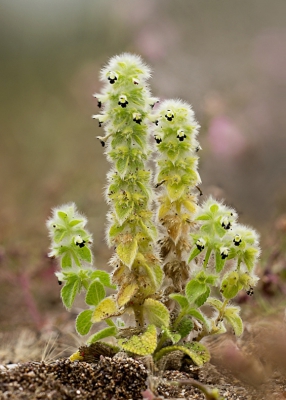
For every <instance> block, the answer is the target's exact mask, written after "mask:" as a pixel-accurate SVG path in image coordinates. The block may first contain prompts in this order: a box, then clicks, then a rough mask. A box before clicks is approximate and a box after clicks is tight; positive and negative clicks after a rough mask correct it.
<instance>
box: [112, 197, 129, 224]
mask: <svg viewBox="0 0 286 400" xmlns="http://www.w3.org/2000/svg"><path fill="white" fill-rule="evenodd" d="M114 208H115V211H116V216H117V218H118V220H119V221H120V222H121V223H123V222H124V221H125V220H126V219H127V218H128V217H129V215H130V214H131V213H132V211H133V206H131V205H130V204H127V203H126V202H124V203H123V202H122V201H120V202H119V201H117V202H116V203H115V206H114Z"/></svg>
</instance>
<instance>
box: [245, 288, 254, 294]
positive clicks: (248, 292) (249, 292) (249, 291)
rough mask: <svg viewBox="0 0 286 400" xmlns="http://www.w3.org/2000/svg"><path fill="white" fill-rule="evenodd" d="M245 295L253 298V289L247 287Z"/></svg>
mask: <svg viewBox="0 0 286 400" xmlns="http://www.w3.org/2000/svg"><path fill="white" fill-rule="evenodd" d="M246 294H247V295H248V296H253V294H254V289H253V287H251V286H250V287H249V289H248V290H247V291H246Z"/></svg>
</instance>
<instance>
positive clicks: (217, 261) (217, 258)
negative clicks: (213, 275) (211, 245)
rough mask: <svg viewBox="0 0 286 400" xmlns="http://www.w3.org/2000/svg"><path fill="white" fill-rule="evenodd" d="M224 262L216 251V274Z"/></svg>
mask: <svg viewBox="0 0 286 400" xmlns="http://www.w3.org/2000/svg"><path fill="white" fill-rule="evenodd" d="M225 262H226V258H225V259H222V257H221V254H220V251H219V250H216V252H215V270H216V272H218V273H219V272H221V271H222V269H223V267H224V264H225Z"/></svg>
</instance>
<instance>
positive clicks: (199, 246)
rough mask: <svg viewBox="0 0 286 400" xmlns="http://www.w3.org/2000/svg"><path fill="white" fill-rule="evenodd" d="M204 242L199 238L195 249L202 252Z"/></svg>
mask: <svg viewBox="0 0 286 400" xmlns="http://www.w3.org/2000/svg"><path fill="white" fill-rule="evenodd" d="M205 244H206V241H205V240H204V239H203V238H200V239H198V240H197V241H196V246H197V249H198V250H200V251H202V250H203V249H204V248H205Z"/></svg>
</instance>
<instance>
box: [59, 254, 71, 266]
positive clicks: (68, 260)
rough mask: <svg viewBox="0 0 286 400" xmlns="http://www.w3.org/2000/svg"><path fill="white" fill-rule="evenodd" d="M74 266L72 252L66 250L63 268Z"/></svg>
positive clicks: (62, 263) (62, 262)
mask: <svg viewBox="0 0 286 400" xmlns="http://www.w3.org/2000/svg"><path fill="white" fill-rule="evenodd" d="M71 266H72V258H71V254H70V252H68V251H67V252H66V253H65V254H64V255H63V257H62V259H61V267H62V268H70V267H71Z"/></svg>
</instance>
